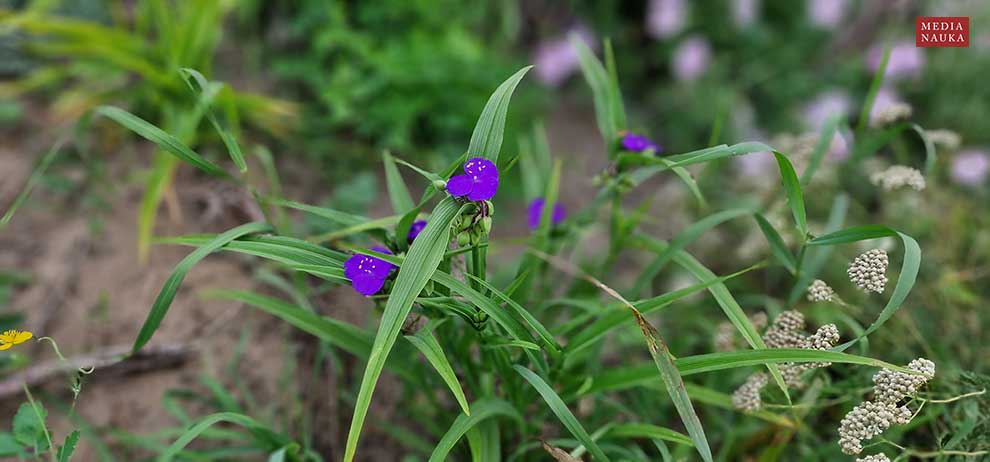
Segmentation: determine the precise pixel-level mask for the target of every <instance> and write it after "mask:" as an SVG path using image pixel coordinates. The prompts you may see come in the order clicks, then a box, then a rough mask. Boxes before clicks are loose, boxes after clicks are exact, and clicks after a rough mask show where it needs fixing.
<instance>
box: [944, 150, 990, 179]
mask: <svg viewBox="0 0 990 462" xmlns="http://www.w3.org/2000/svg"><path fill="white" fill-rule="evenodd" d="M949 174H950V176H952V179H953V180H955V181H956V182H957V183H959V184H962V185H966V186H979V185H981V184H982V183H983V182H984V181H986V179H987V174H990V156H988V155H987V153H986V152H983V151H977V150H975V149H974V150H968V151H963V152H960V153H959V154H956V156H955V157H953V158H952V169H951V170H950V171H949Z"/></svg>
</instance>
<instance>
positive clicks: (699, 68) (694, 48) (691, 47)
mask: <svg viewBox="0 0 990 462" xmlns="http://www.w3.org/2000/svg"><path fill="white" fill-rule="evenodd" d="M673 61H674V62H673V68H674V77H676V78H677V80H682V81H685V80H695V79H697V78H698V77H701V76H702V75H703V74H704V73H705V71H707V70H708V66H709V65H710V64H711V61H712V49H711V46H710V45H709V44H708V41H707V40H705V39H704V38H702V37H701V36H698V35H695V36H691V37H689V38H688V39H686V40H684V42H682V43H681V44H680V45H678V46H677V49H676V50H674V57H673Z"/></svg>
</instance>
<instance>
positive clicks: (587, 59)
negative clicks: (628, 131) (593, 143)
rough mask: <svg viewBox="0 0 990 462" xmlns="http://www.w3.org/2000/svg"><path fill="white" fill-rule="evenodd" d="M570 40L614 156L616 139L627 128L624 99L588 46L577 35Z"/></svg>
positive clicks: (608, 149) (600, 128)
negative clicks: (624, 121)
mask: <svg viewBox="0 0 990 462" xmlns="http://www.w3.org/2000/svg"><path fill="white" fill-rule="evenodd" d="M570 40H571V45H572V46H573V47H574V49H575V50H577V55H578V60H579V61H580V63H581V73H582V74H584V79H585V81H587V82H588V86H589V87H591V96H592V101H593V102H594V104H595V120H596V121H597V122H598V131H599V132H600V133H601V135H602V139H603V140H604V141H605V148H606V152H608V153H609V155H610V156H612V155H613V153H614V151H615V149H614V148H613V145H614V143H615V140H616V137H618V136H619V131H620V130H622V129H624V128H625V127H624V125H625V124H624V123H622V121H623V118H624V113H623V112H622V111H621V110H620V109H621V107H622V97H621V95H619V94H618V91H617V90H618V86H617V85H615V86H613V83H612V81H611V78H610V76H609V73H608V71H607V70H606V69H605V66H603V65H602V63H601V61H599V60H598V58H596V57H595V54H594V53H593V52H592V51H591V49H590V48H588V45H587V44H585V43H584V41H582V40H581V39H580V38H579V37H578V36H576V35H572V36H571V38H570Z"/></svg>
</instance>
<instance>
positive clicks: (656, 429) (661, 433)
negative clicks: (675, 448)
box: [607, 423, 693, 446]
mask: <svg viewBox="0 0 990 462" xmlns="http://www.w3.org/2000/svg"><path fill="white" fill-rule="evenodd" d="M607 436H608V437H609V438H650V439H661V440H666V441H670V442H672V443H678V444H686V445H688V446H691V445H692V444H693V443H692V442H691V438H689V437H688V436H687V435H685V434H683V433H680V432H676V431H674V430H671V429H669V428H666V427H660V426H657V425H650V424H645V423H620V424H616V425H614V426H612V428H611V429H610V430H609V431H608V433H607Z"/></svg>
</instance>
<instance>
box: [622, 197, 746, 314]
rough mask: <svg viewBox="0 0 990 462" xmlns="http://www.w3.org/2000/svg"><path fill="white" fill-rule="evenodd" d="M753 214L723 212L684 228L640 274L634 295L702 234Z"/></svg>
mask: <svg viewBox="0 0 990 462" xmlns="http://www.w3.org/2000/svg"><path fill="white" fill-rule="evenodd" d="M753 212H754V210H753V209H752V208H750V207H741V208H735V209H728V210H723V211H721V212H717V213H713V214H711V215H709V216H707V217H705V218H702V219H700V220H698V221H696V222H694V223H692V224H691V225H689V226H688V227H687V228H684V230H683V231H681V232H680V233H678V234H677V236H674V238H673V239H671V240H670V245H669V247H667V249H666V250H664V251H663V252H660V254H659V255H657V257H656V259H654V260H653V262H651V263H650V266H648V267H646V269H644V270H643V271H642V272H641V273H640V275H639V277H638V278H637V279H636V283H635V284H634V286H633V290H632V293H633V294H641V293H642V292H643V291H644V290H645V289H646V286H647V285H648V284H649V283H650V282H651V281H653V278H655V277H656V276H657V274H659V273H660V270H661V269H663V265H664V264H666V263H667V262H668V261H670V259H671V258H673V257H674V255H675V254H677V253H678V252H680V251H681V250H683V249H684V248H685V247H687V246H688V245H690V244H691V243H692V242H694V241H695V240H697V239H698V238H699V237H701V235H702V234H704V233H706V232H708V231H709V230H711V229H712V228H714V227H716V226H718V225H720V224H722V223H725V222H726V221H729V220H731V219H733V218H736V217H739V216H741V215H749V214H751V213H753Z"/></svg>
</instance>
